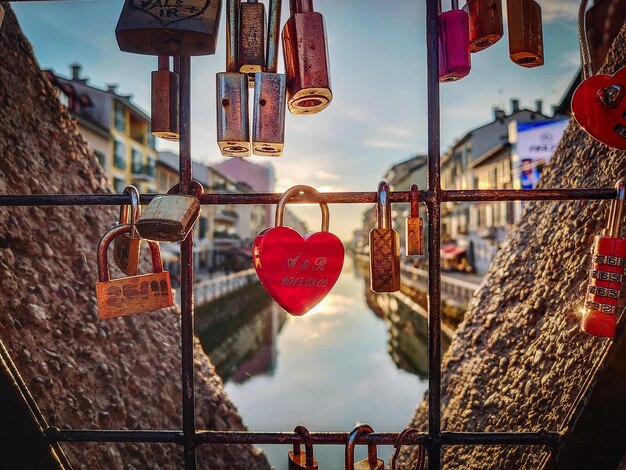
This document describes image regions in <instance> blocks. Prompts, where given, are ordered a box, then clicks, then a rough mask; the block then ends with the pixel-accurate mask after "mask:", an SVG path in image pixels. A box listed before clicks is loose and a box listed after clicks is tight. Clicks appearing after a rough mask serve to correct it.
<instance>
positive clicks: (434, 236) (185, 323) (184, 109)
mask: <svg viewBox="0 0 626 470" xmlns="http://www.w3.org/2000/svg"><path fill="white" fill-rule="evenodd" d="M274 1H277V2H278V3H279V4H280V0H274ZM420 4H421V2H420ZM425 5H426V43H427V44H426V45H427V68H428V189H427V190H426V191H421V192H420V199H421V200H422V201H423V202H424V203H425V204H426V207H427V209H428V243H429V250H428V262H429V268H428V294H429V295H428V319H429V321H428V370H429V378H428V382H429V389H428V431H426V432H420V433H416V434H411V435H410V436H409V437H407V438H406V439H405V440H404V443H405V444H422V445H424V446H425V447H426V449H427V452H428V468H429V470H439V469H440V468H441V450H442V447H443V446H447V445H467V446H474V445H539V446H546V447H547V448H548V449H549V450H551V452H550V456H551V459H552V460H553V461H554V459H555V457H556V455H557V451H558V447H559V445H560V444H561V443H562V442H563V439H564V438H565V437H566V431H564V432H563V433H559V432H548V431H545V430H540V431H536V432H448V431H443V430H442V429H441V293H442V289H441V287H442V284H441V267H440V266H441V260H440V248H441V246H440V245H441V241H440V237H441V222H440V210H441V204H442V203H443V202H460V201H467V202H477V201H530V200H535V201H551V200H560V201H566V200H587V201H590V200H599V199H611V198H614V197H615V195H616V193H615V190H614V189H537V190H529V191H518V190H467V191H448V190H443V189H442V188H441V184H440V162H441V159H440V110H439V76H438V71H439V22H438V14H439V2H438V0H426V2H425ZM177 60H178V61H179V64H180V67H179V70H180V74H179V77H180V110H179V111H180V142H179V145H180V151H179V155H180V192H181V193H184V194H191V187H190V186H191V180H192V172H191V169H192V165H191V134H190V124H191V115H190V109H191V94H190V77H191V59H190V58H189V57H181V58H178V59H177ZM155 196H156V195H154V194H143V195H141V202H142V203H143V204H147V203H149V202H150V201H151V200H152V198H154V197H155ZM279 197H280V194H220V193H210V194H204V195H203V196H202V198H201V203H202V204H209V205H211V204H212V205H228V204H276V203H277V202H278V199H279ZM389 199H390V201H391V202H392V203H399V202H403V203H407V202H409V193H408V192H407V191H400V192H392V193H391V194H390V198H389ZM290 202H294V203H297V202H300V203H305V202H309V203H312V202H326V203H329V204H363V203H370V204H373V203H376V193H375V192H334V193H323V194H321V195H320V197H319V200H316V201H311V200H307V199H306V198H302V197H301V198H294V199H293V201H290ZM120 204H130V196H127V195H123V194H96V195H94V194H71V195H67V194H66V195H50V194H48V195H10V196H9V195H4V196H0V206H37V205H41V206H51V205H59V206H72V205H110V206H117V205H120ZM193 243H194V240H193V236H189V237H187V239H186V240H185V241H184V242H183V243H182V244H181V288H180V292H181V355H182V361H181V381H182V395H181V401H182V429H175V430H116V429H108V430H104V429H57V428H55V427H49V428H47V429H46V430H45V436H46V438H47V440H48V442H49V443H50V444H51V445H53V444H57V443H60V442H169V443H176V444H179V445H181V446H182V447H183V450H184V466H185V469H187V470H192V469H195V468H196V449H197V447H198V446H201V445H204V444H209V443H211V444H294V443H301V444H303V442H302V437H301V436H300V435H299V434H296V433H294V432H256V431H213V430H198V429H197V427H196V421H195V416H196V413H195V385H194V377H195V375H194V363H193V345H194V342H193V339H194V338H193V337H194V282H193V280H194V279H193V278H194V272H193ZM614 344H617V341H615V342H614V343H613V344H612V345H611V347H610V348H607V349H606V351H605V354H609V353H610V351H611V348H613V345H614ZM598 367H599V366H598ZM591 375H593V374H591ZM592 385H593V380H592V377H590V378H589V379H588V380H586V381H585V383H583V384H582V385H581V392H580V394H579V396H578V399H577V400H576V403H575V405H574V406H573V407H572V409H571V412H570V413H569V414H568V415H567V417H566V418H567V424H568V426H567V428H566V429H572V427H573V423H574V422H575V421H576V419H577V418H578V416H579V415H580V412H581V411H582V408H583V406H584V403H585V399H586V398H587V396H588V394H589V393H590V390H591V388H592ZM31 406H32V407H36V404H34V403H33V404H32V405H31ZM397 436H398V433H397V432H382V433H381V432H378V433H376V432H375V433H371V434H368V435H366V436H363V437H361V438H359V439H358V444H376V445H393V443H394V441H395V439H396V438H397ZM311 438H312V440H313V444H315V445H326V444H334V445H344V444H345V443H346V441H347V438H348V433H347V432H344V433H337V432H314V433H311Z"/></svg>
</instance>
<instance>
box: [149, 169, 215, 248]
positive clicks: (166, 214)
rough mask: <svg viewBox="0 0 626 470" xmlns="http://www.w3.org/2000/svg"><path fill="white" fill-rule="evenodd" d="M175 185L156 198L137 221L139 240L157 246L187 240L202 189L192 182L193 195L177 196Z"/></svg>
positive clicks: (198, 208) (198, 206)
mask: <svg viewBox="0 0 626 470" xmlns="http://www.w3.org/2000/svg"><path fill="white" fill-rule="evenodd" d="M179 187H180V185H179V184H177V185H176V186H174V187H173V188H172V189H170V190H169V191H168V194H167V195H166V196H157V197H155V198H154V199H152V201H150V204H148V207H146V209H145V210H144V211H143V212H142V214H141V217H140V218H139V220H138V221H137V230H138V231H139V235H140V236H141V238H144V239H146V240H153V241H159V242H182V241H183V240H185V238H187V235H189V234H190V233H191V232H192V230H193V226H194V224H195V223H196V220H198V217H199V216H200V202H199V199H200V197H202V192H203V189H202V185H201V184H200V183H198V182H197V181H192V190H193V191H194V195H193V196H192V195H188V194H178V189H179Z"/></svg>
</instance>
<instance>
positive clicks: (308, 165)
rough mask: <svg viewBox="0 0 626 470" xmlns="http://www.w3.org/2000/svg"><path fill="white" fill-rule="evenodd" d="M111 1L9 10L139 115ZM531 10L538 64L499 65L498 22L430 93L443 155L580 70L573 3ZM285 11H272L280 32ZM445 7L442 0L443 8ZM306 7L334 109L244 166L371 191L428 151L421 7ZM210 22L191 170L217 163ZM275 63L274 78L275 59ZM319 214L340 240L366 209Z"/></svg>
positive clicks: (289, 122)
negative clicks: (323, 55) (322, 43)
mask: <svg viewBox="0 0 626 470" xmlns="http://www.w3.org/2000/svg"><path fill="white" fill-rule="evenodd" d="M122 3H123V1H122V0H89V1H71V0H70V1H66V2H25V3H21V4H13V8H14V10H15V12H16V14H17V17H18V19H19V21H20V24H21V26H22V28H23V30H24V32H25V34H26V36H27V37H28V39H29V40H30V41H31V43H32V44H33V48H34V51H35V54H36V56H37V59H38V60H39V63H40V65H41V67H42V68H52V69H54V70H55V71H56V72H57V73H59V74H61V75H65V76H69V74H70V71H69V66H70V64H72V63H74V62H77V63H80V64H81V65H82V66H83V72H82V73H83V75H85V76H87V77H89V78H90V82H89V83H90V84H92V85H95V86H101V87H104V86H105V84H108V83H117V84H119V85H120V87H119V92H120V93H124V94H132V95H133V97H134V98H133V99H134V100H135V102H136V103H137V104H138V105H139V106H141V107H142V108H143V109H145V110H149V109H150V72H151V71H152V70H155V69H156V58H155V57H152V56H141V55H135V54H128V53H122V52H120V51H119V48H118V46H117V43H116V40H115V33H114V31H115V25H116V23H117V19H118V17H119V14H120V11H121V7H122ZM223 3H225V1H224V2H223ZM265 3H266V5H267V1H266V2H265ZM504 3H506V2H504ZM538 3H539V4H540V5H541V7H542V12H543V31H544V50H545V52H544V56H545V65H544V66H543V67H539V68H534V69H526V68H523V67H519V66H517V65H515V64H513V63H512V62H511V61H510V59H509V57H508V39H507V36H506V34H507V33H506V19H505V36H504V37H503V38H502V39H501V40H500V41H499V42H498V43H496V44H495V45H494V46H492V47H490V48H488V49H486V50H485V51H482V52H480V53H478V54H472V71H471V73H470V74H469V75H468V76H467V77H465V78H464V79H462V80H460V81H458V82H455V83H445V84H442V86H441V143H442V151H445V149H446V148H447V147H448V146H449V145H450V144H451V143H452V142H453V141H454V139H455V138H458V137H461V136H462V135H463V134H465V133H466V132H467V131H468V130H470V129H471V128H473V127H476V126H478V125H481V124H484V123H486V122H489V121H490V120H491V117H492V108H493V106H500V107H503V108H504V109H505V110H507V111H510V99H511V98H517V99H519V100H520V101H521V106H522V107H528V108H532V107H534V103H535V100H537V99H541V100H543V102H544V108H543V109H544V112H546V111H549V110H550V109H551V106H552V105H554V104H557V103H558V102H560V99H561V97H562V95H563V94H564V92H565V90H566V88H567V86H568V85H569V83H570V82H571V81H572V79H573V78H574V75H575V74H576V71H577V70H578V67H579V63H580V60H579V49H578V42H577V35H576V14H577V9H578V3H577V1H575V0H574V1H572V0H538ZM288 4H289V2H288V1H283V13H282V20H283V22H284V21H286V19H287V17H288ZM460 4H461V6H462V5H463V1H461V2H460ZM449 8H450V4H449V1H448V0H444V2H443V9H444V10H447V9H449ZM315 9H316V11H319V12H320V13H322V14H323V15H324V18H325V21H326V34H327V36H328V49H329V56H330V68H331V84H332V92H333V101H332V103H331V104H330V105H329V106H328V108H326V109H325V110H324V111H322V112H321V113H319V114H316V115H310V116H309V115H307V116H293V115H291V114H290V113H289V112H287V119H286V129H285V151H284V154H283V156H282V157H280V158H263V157H251V161H253V162H257V163H263V162H267V161H270V162H271V163H272V164H273V165H274V168H275V170H276V177H277V181H276V186H277V187H276V189H277V190H278V191H282V190H285V189H287V188H289V187H290V186H293V185H296V184H308V185H311V186H314V187H316V188H317V189H318V190H320V191H374V190H376V188H377V185H378V181H379V180H380V179H381V177H382V175H384V173H385V172H386V171H387V169H388V168H389V167H390V166H391V165H393V164H394V163H397V162H400V161H402V160H405V159H407V158H409V157H411V156H412V155H415V154H417V153H425V150H426V148H427V131H426V129H427V110H426V100H427V91H426V46H425V42H426V33H425V3H424V0H417V1H415V0H411V1H409V0H388V1H385V2H382V1H380V0H340V1H338V0H334V1H333V0H317V1H316V2H315ZM221 21H222V25H221V28H220V36H219V41H218V46H217V53H216V54H215V55H214V56H202V57H197V58H194V59H193V60H192V155H193V158H194V159H195V160H197V161H200V162H219V161H220V160H221V159H223V158H224V157H222V156H221V155H220V152H219V149H218V147H217V144H216V125H215V74H216V73H217V72H220V71H223V70H224V65H225V27H224V21H225V14H222V18H221ZM279 58H280V60H279V71H282V70H283V65H282V52H281V53H280V55H279ZM158 147H159V149H162V150H176V147H174V146H173V145H172V144H171V143H169V142H166V141H159V143H158ZM330 209H331V219H330V226H331V231H333V232H335V233H336V234H337V235H338V236H339V237H340V238H342V239H344V240H348V239H350V238H351V234H352V231H353V230H354V229H355V228H357V227H358V226H359V225H360V224H361V213H362V212H363V211H364V210H365V209H366V207H365V206H355V205H334V206H332V207H331V208H330ZM295 213H296V214H297V215H299V216H300V217H301V218H303V219H304V220H305V221H306V222H307V224H308V225H309V227H310V228H311V229H317V227H318V226H319V224H320V220H319V219H320V216H319V209H318V208H316V207H315V206H301V207H297V208H296V209H295ZM396 229H397V230H400V229H401V227H396Z"/></svg>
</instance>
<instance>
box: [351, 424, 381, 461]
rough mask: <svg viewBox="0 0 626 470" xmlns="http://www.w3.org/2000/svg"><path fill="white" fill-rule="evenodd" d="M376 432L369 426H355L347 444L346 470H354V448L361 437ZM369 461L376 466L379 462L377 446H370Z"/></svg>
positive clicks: (368, 449)
mask: <svg viewBox="0 0 626 470" xmlns="http://www.w3.org/2000/svg"><path fill="white" fill-rule="evenodd" d="M372 432H374V429H373V428H372V427H371V426H370V425H369V424H359V425H357V426H355V428H354V429H353V430H352V432H351V433H350V435H349V436H348V441H347V442H346V448H345V455H344V460H345V470H354V447H355V446H356V443H357V441H358V440H359V438H360V437H361V436H365V435H367V434H369V433H372ZM367 460H368V462H369V463H370V464H375V463H376V462H377V461H378V456H377V455H376V445H375V444H368V446H367Z"/></svg>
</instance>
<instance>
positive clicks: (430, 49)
mask: <svg viewBox="0 0 626 470" xmlns="http://www.w3.org/2000/svg"><path fill="white" fill-rule="evenodd" d="M426 51H427V52H426V61H427V67H428V78H427V80H428V190H429V192H430V194H431V195H432V197H431V198H430V199H429V203H428V206H427V207H428V244H429V247H428V433H429V435H430V445H429V449H428V468H429V470H439V469H440V468H441V264H440V263H441V260H440V251H439V250H440V244H441V221H440V211H441V181H440V170H441V168H440V129H439V2H438V0H427V1H426Z"/></svg>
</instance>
